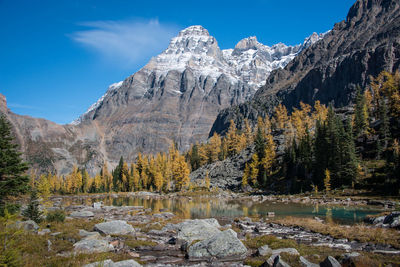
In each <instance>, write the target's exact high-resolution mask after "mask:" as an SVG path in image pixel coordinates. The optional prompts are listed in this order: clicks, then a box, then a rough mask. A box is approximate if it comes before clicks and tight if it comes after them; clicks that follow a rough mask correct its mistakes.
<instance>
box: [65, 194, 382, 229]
mask: <svg viewBox="0 0 400 267" xmlns="http://www.w3.org/2000/svg"><path fill="white" fill-rule="evenodd" d="M97 201H103V203H104V205H113V206H143V207H144V208H145V209H152V210H153V211H154V212H160V211H166V210H167V211H171V212H173V213H175V214H178V215H179V216H181V217H182V218H186V219H194V218H210V217H214V218H221V217H231V218H236V217H242V216H261V217H266V216H267V214H268V212H275V217H278V218H281V217H286V216H294V217H315V216H318V217H320V218H322V219H324V218H325V219H326V220H327V221H330V222H337V223H346V224H353V223H358V222H361V221H362V220H363V219H364V217H365V216H366V215H369V214H377V213H379V211H378V210H372V209H368V208H362V207H350V206H332V207H329V206H321V205H318V204H316V205H306V204H300V203H289V204H287V203H276V202H269V201H265V202H263V203H258V202H257V203H256V202H252V201H239V200H224V199H216V198H162V199H157V198H151V197H123V196H121V197H117V198H115V197H111V196H106V197H104V198H84V199H79V200H78V199H75V200H72V202H73V203H66V204H84V205H91V204H92V203H93V202H97Z"/></svg>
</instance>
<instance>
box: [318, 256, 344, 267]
mask: <svg viewBox="0 0 400 267" xmlns="http://www.w3.org/2000/svg"><path fill="white" fill-rule="evenodd" d="M319 265H320V266H321V267H341V266H342V265H341V264H340V263H339V262H338V261H337V260H336V259H335V258H334V257H332V256H328V257H326V258H325V260H324V261H323V262H321V263H320V264H319Z"/></svg>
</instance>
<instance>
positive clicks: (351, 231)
mask: <svg viewBox="0 0 400 267" xmlns="http://www.w3.org/2000/svg"><path fill="white" fill-rule="evenodd" d="M274 222H276V223H279V224H282V225H286V226H301V227H303V228H305V229H308V230H310V231H313V232H316V233H321V234H324V235H330V236H332V237H334V238H347V239H349V240H356V241H360V242H370V243H374V244H387V245H391V246H393V247H395V248H400V232H399V231H397V230H394V229H386V228H374V227H369V226H365V225H363V224H357V225H354V226H350V227H348V226H345V225H339V224H335V223H322V222H318V221H316V220H314V219H310V218H296V217H286V218H284V219H278V220H275V221H274Z"/></svg>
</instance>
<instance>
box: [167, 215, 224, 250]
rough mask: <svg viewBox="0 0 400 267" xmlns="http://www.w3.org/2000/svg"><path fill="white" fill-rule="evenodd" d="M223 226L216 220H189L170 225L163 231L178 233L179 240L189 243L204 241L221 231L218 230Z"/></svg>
mask: <svg viewBox="0 0 400 267" xmlns="http://www.w3.org/2000/svg"><path fill="white" fill-rule="evenodd" d="M220 227H221V225H220V224H219V223H218V221H217V220H216V219H213V218H211V219H201V220H200V219H196V220H187V221H184V222H181V223H178V224H169V225H167V226H165V227H164V228H163V231H171V230H172V231H176V232H177V238H178V239H181V240H184V241H186V242H188V243H189V244H190V243H192V242H193V241H195V240H204V239H206V238H209V237H210V236H213V235H215V234H217V233H220V232H221V231H220V230H219V229H218V228H220Z"/></svg>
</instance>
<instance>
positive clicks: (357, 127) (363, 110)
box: [354, 88, 368, 136]
mask: <svg viewBox="0 0 400 267" xmlns="http://www.w3.org/2000/svg"><path fill="white" fill-rule="evenodd" d="M367 128H368V107H367V101H366V99H365V95H364V94H362V93H361V90H360V88H358V90H357V96H356V107H355V111H354V131H355V134H356V136H359V135H362V134H365V133H366V131H367Z"/></svg>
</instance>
